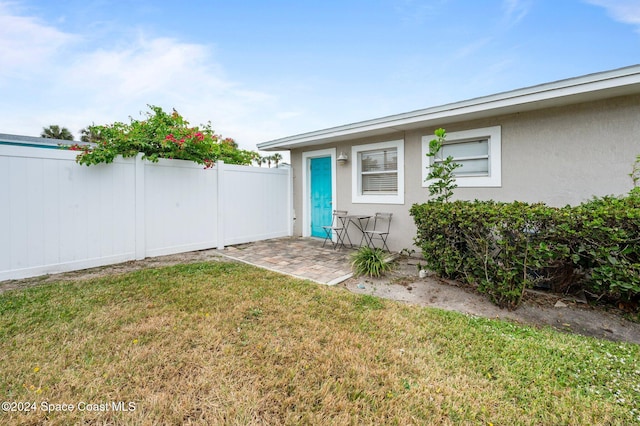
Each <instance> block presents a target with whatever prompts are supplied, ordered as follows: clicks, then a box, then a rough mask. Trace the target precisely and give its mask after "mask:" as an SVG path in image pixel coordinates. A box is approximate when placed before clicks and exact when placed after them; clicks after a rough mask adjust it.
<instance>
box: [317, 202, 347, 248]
mask: <svg viewBox="0 0 640 426" xmlns="http://www.w3.org/2000/svg"><path fill="white" fill-rule="evenodd" d="M345 216H347V211H346V210H334V211H333V215H332V218H331V225H330V226H323V227H322V229H324V232H326V233H327V236H326V237H325V238H324V242H323V243H322V247H324V245H325V244H326V243H327V240H330V241H331V243H332V244H333V248H334V249H335V248H337V247H339V246H342V247H344V235H345V231H346V224H345ZM334 233H335V235H336V240H335V241H334V240H333V238H331V237H332V235H333V234H334ZM347 238H349V235H347ZM349 243H351V240H349Z"/></svg>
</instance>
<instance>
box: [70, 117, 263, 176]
mask: <svg viewBox="0 0 640 426" xmlns="http://www.w3.org/2000/svg"><path fill="white" fill-rule="evenodd" d="M149 108H150V109H151V112H147V113H146V119H145V120H142V121H140V120H134V119H133V118H132V119H131V123H130V124H125V123H119V122H116V123H113V124H110V125H104V126H89V130H88V131H89V132H91V133H92V134H94V135H97V138H98V141H97V143H96V144H95V146H89V145H82V146H76V147H77V148H79V149H80V150H82V152H81V153H80V154H79V155H78V157H77V158H76V162H78V163H79V164H86V165H87V166H89V165H91V164H100V163H111V162H113V160H114V159H115V157H116V156H118V155H122V156H123V157H134V156H136V155H137V154H138V153H139V152H141V153H142V154H143V159H147V160H149V161H152V162H157V161H158V158H174V159H181V160H189V161H194V162H196V163H198V164H203V165H204V166H205V168H208V167H212V166H213V164H214V163H215V162H216V161H218V160H222V161H224V162H225V163H228V164H250V163H251V160H252V159H253V157H254V155H255V153H253V152H251V151H245V150H241V149H238V146H237V144H236V143H235V142H234V140H233V139H230V138H224V139H223V138H222V137H221V136H219V135H216V134H215V133H214V131H213V130H212V129H211V124H207V125H204V126H202V128H200V127H197V126H195V127H193V126H190V125H189V122H188V121H186V120H185V119H184V118H183V117H182V116H181V115H180V114H178V112H177V111H175V110H174V111H173V113H171V114H167V113H166V112H164V111H163V110H162V108H160V107H157V106H153V105H149ZM77 148H72V149H77Z"/></svg>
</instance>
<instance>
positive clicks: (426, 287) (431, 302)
mask: <svg viewBox="0 0 640 426" xmlns="http://www.w3.org/2000/svg"><path fill="white" fill-rule="evenodd" d="M416 263H417V262H412V261H411V260H410V261H406V260H402V259H401V260H399V261H398V262H397V264H396V268H395V270H394V271H392V272H391V273H389V274H387V275H386V276H384V277H381V278H370V277H360V278H350V279H349V280H347V281H345V282H343V283H342V284H341V285H342V286H344V287H345V288H347V289H349V290H350V291H352V292H354V293H359V294H369V295H373V296H378V297H382V298H385V299H393V300H398V301H402V302H406V303H410V304H414V305H421V306H430V307H435V308H441V309H446V310H451V311H457V312H462V313H465V314H468V315H475V316H481V317H486V318H500V319H508V320H510V321H515V322H518V323H521V324H528V325H533V326H537V327H544V326H549V327H553V328H555V329H557V330H561V331H563V332H569V333H577V334H581V335H585V336H592V337H598V338H603V339H608V340H613V341H624V342H632V343H636V344H640V324H638V323H634V322H631V321H629V320H626V319H625V318H624V317H623V315H624V312H622V311H618V310H614V309H605V308H604V307H601V306H593V305H591V304H588V303H586V300H584V299H582V298H578V297H574V296H565V295H559V294H553V293H548V292H544V291H534V290H532V291H527V293H526V294H525V297H524V300H523V303H522V305H521V306H520V307H519V308H518V309H516V310H515V311H509V310H507V309H501V308H499V307H498V306H496V305H494V304H493V303H491V301H490V300H489V299H488V298H487V296H485V295H482V294H480V293H478V292H476V291H474V290H473V289H470V288H467V287H461V286H459V285H458V283H456V282H453V281H448V280H443V279H439V278H437V277H435V276H428V277H425V278H419V277H418V270H417V267H416Z"/></svg>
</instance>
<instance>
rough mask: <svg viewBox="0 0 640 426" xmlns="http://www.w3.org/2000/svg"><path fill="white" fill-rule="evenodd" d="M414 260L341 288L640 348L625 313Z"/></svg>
mask: <svg viewBox="0 0 640 426" xmlns="http://www.w3.org/2000/svg"><path fill="white" fill-rule="evenodd" d="M204 261H227V262H228V261H230V259H229V258H227V257H224V256H222V255H221V253H220V252H219V251H218V250H215V249H212V250H202V251H195V252H189V253H180V254H175V255H169V256H160V257H154V258H148V259H144V260H139V261H130V262H124V263H119V264H117V265H109V266H103V267H98V268H91V269H85V270H81V271H73V272H65V273H61V274H54V275H44V276H40V277H34V278H26V279H22V280H9V281H2V282H0V293H2V292H4V291H7V290H15V289H22V288H27V287H32V286H35V285H39V284H43V283H50V282H55V281H78V280H87V279H91V278H99V277H104V276H113V275H119V274H125V273H128V272H132V271H137V270H140V269H144V268H153V267H163V266H170V265H175V264H180V263H193V262H204ZM415 263H417V262H412V259H409V261H407V260H404V259H400V260H399V261H398V262H397V266H396V268H395V269H394V271H392V272H391V273H389V274H387V275H386V276H385V277H382V278H377V279H373V278H368V277H360V278H350V279H348V280H346V281H344V282H343V283H342V284H340V286H342V287H344V288H346V289H348V290H350V291H351V292H353V293H358V294H370V295H373V296H378V297H382V298H385V299H392V300H397V301H401V302H405V303H409V304H414V305H420V306H430V307H435V308H441V309H446V310H451V311H457V312H462V313H465V314H468V315H475V316H481V317H486V318H501V319H508V320H511V321H516V322H518V323H522V324H529V325H534V326H550V327H553V328H555V329H558V330H561V331H564V332H570V333H578V334H582V335H586V336H593V337H598V338H604V339H608V340H613V341H626V342H632V343H636V344H640V324H637V323H634V322H631V321H628V320H626V319H624V318H623V316H622V314H623V312H621V311H617V310H605V309H603V308H602V307H598V306H592V305H590V304H587V303H584V301H581V300H579V299H577V298H574V297H565V296H563V295H557V294H548V293H544V292H534V291H531V292H528V293H527V294H526V296H525V300H524V302H523V304H522V305H521V306H520V307H519V308H518V309H517V310H515V311H508V310H506V309H500V308H499V307H497V306H495V305H494V304H492V303H491V302H490V301H489V299H488V298H487V297H486V296H484V295H481V294H479V293H477V292H474V291H473V290H472V289H469V288H466V287H460V286H458V285H457V283H455V282H451V281H446V280H441V279H438V278H437V277H434V276H430V277H426V278H418V276H417V268H416V265H415Z"/></svg>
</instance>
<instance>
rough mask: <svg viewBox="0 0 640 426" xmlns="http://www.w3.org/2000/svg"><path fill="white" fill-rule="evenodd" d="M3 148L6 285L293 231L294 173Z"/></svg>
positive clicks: (2, 267) (0, 219) (1, 240)
mask: <svg viewBox="0 0 640 426" xmlns="http://www.w3.org/2000/svg"><path fill="white" fill-rule="evenodd" d="M76 155H77V152H74V151H64V150H55V149H43V148H30V147H16V146H2V145H0V281H2V280H7V279H17V278H26V277H31V276H36V275H42V274H48V273H56V272H64V271H72V270H77V269H84V268H89V267H94V266H102V265H108V264H113V263H118V262H124V261H127V260H133V259H143V258H145V257H153V256H160V255H165V254H173V253H181V252H187V251H192V250H202V249H208V248H223V247H224V246H225V245H231V244H239V243H245V242H251V241H258V240H263V239H268V238H276V237H282V236H289V235H292V231H293V228H292V226H293V214H292V212H293V209H292V198H291V191H292V185H291V171H290V169H270V168H260V167H249V166H236V165H227V164H224V163H222V162H219V163H217V164H216V165H215V166H214V167H213V168H211V169H207V170H204V169H203V166H201V165H198V164H195V163H193V162H189V161H182V160H160V161H159V162H158V163H150V162H148V161H143V160H142V159H141V156H140V155H138V157H136V158H130V159H123V158H118V159H116V160H115V161H114V162H113V163H112V164H101V165H94V166H90V167H87V166H81V165H78V164H76V163H75V157H76Z"/></svg>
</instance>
